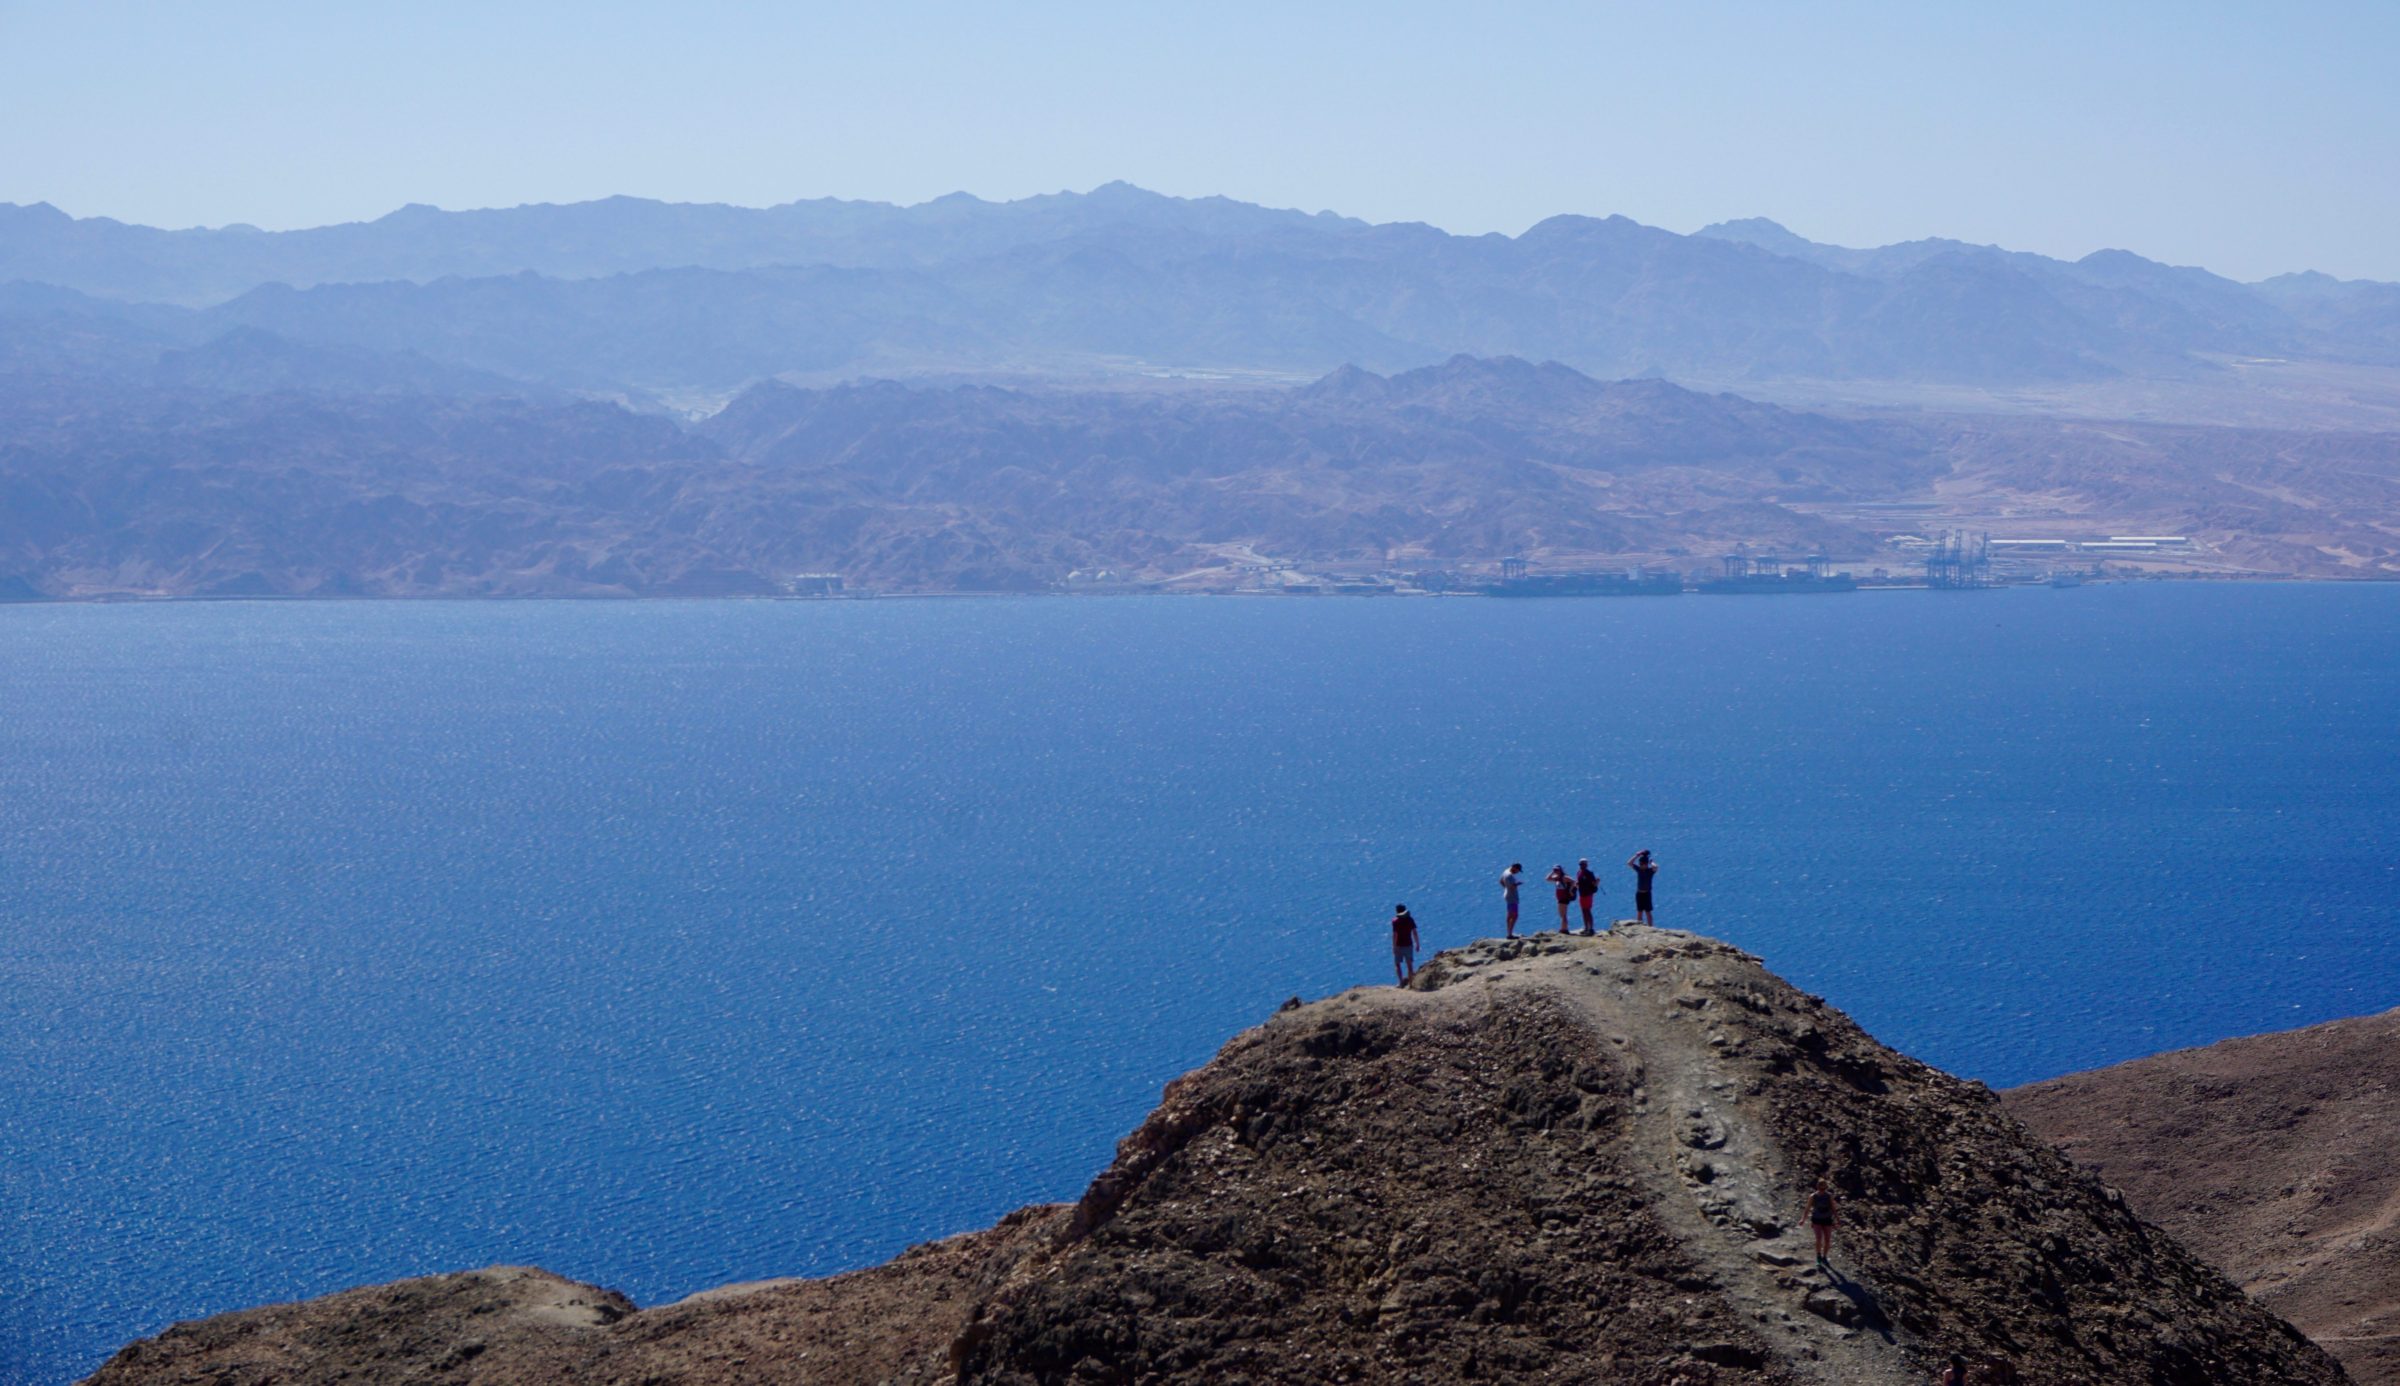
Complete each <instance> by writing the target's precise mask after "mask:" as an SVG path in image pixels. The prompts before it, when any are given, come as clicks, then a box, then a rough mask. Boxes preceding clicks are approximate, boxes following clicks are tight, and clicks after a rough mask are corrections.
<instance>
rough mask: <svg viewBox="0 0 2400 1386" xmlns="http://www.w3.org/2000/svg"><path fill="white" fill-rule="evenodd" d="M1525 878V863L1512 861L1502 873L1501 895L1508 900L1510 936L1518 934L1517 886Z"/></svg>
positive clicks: (1513, 936)
mask: <svg viewBox="0 0 2400 1386" xmlns="http://www.w3.org/2000/svg"><path fill="white" fill-rule="evenodd" d="M1524 879H1525V863H1523V862H1521V861H1512V862H1510V863H1509V864H1508V869H1507V870H1506V871H1503V872H1501V873H1500V895H1501V898H1502V899H1505V900H1506V901H1508V936H1509V937H1510V938H1515V937H1516V936H1517V886H1518V884H1519V883H1520V882H1522V881H1523V880H1524Z"/></svg>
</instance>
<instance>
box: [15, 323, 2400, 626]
mask: <svg viewBox="0 0 2400 1386" xmlns="http://www.w3.org/2000/svg"><path fill="white" fill-rule="evenodd" d="M110 345H111V343H109V342H108V341H107V340H106V339H102V340H101V342H100V344H99V345H98V346H93V347H91V349H90V351H89V353H87V354H91V355H96V356H100V357H104V358H105V357H107V356H108V350H107V348H109V347H110ZM4 364H5V363H4V362H0V365H4ZM410 365H411V362H410V361H409V360H407V359H404V358H389V357H374V356H371V355H362V356H349V355H344V354H341V353H329V354H327V355H324V356H322V357H317V356H314V355H312V354H308V353H302V354H300V355H298V356H297V357H295V356H294V355H293V354H292V353H291V352H290V351H289V350H288V349H287V348H286V347H285V346H283V345H280V344H278V343H277V342H276V341H275V340H274V339H263V340H262V339H255V338H250V337H236V338H232V339H229V340H228V339H220V340H218V341H217V342H214V343H211V344H209V345H207V346H205V347H201V348H195V349H190V350H177V351H169V352H167V353H165V354H163V355H161V356H160V357H159V358H158V361H157V362H156V363H155V364H154V365H153V366H152V367H151V368H150V372H149V375H148V376H147V377H140V378H136V377H135V376H133V375H130V374H128V375H109V374H101V375H81V376H79V375H76V374H74V373H73V372H71V371H70V372H64V373H57V374H50V375H42V374H38V373H31V372H25V373H19V374H13V375H12V374H10V373H9V372H8V371H7V370H5V369H0V594H9V593H13V594H15V595H16V596H19V597H24V596H34V595H42V596H87V597H88V596H108V595H168V596H175V595H216V596H264V595H293V596H330V595H357V596H436V595H550V596H629V595H715V594H766V593H771V592H775V591H777V590H779V589H780V587H781V585H782V584H783V583H784V582H785V581H786V580H787V579H789V578H790V577H792V576H793V575H795V574H799V573H810V572H833V573H838V574H841V575H843V576H844V577H845V578H846V579H847V580H848V581H849V582H850V583H852V584H854V585H857V586H861V587H867V588H882V589H891V590H936V591H950V590H970V591H993V590H1001V591H1008V590H1017V591H1024V590H1040V589H1045V588H1051V587H1056V586H1060V585H1064V584H1068V583H1070V581H1071V580H1072V579H1074V578H1075V576H1076V574H1078V573H1079V572H1080V573H1083V574H1085V575H1091V574H1095V573H1099V572H1107V573H1110V574H1112V575H1114V578H1115V579H1116V580H1119V581H1140V582H1144V583H1152V584H1158V585H1164V586H1167V587H1172V588H1183V589H1187V590H1211V589H1218V590H1221V589H1226V588H1232V587H1238V586H1244V585H1256V584H1257V583H1258V582H1259V581H1260V580H1261V579H1260V577H1259V572H1260V570H1262V569H1268V568H1272V567H1274V566H1275V565H1277V564H1298V565H1302V566H1303V567H1304V568H1305V569H1307V570H1309V571H1313V572H1329V571H1330V572H1337V573H1338V572H1351V573H1372V572H1378V571H1384V572H1389V571H1398V572H1422V571H1427V570H1433V571H1444V570H1463V571H1467V572H1470V573H1485V572H1488V571H1489V565H1490V564H1491V562H1492V561H1493V560H1494V559H1496V558H1497V557H1499V556H1501V555H1509V554H1525V555H1530V556H1532V557H1534V558H1535V559H1537V561H1540V562H1542V563H1543V564H1545V565H1546V570H1552V571H1555V570H1557V569H1560V568H1569V569H1571V568H1576V567H1617V568H1621V567H1623V566H1625V564H1626V563H1628V562H1650V563H1653V564H1657V565H1660V566H1665V567H1670V568H1675V569H1679V570H1684V571H1696V572H1706V571H1709V570H1711V569H1713V567H1714V564H1715V558H1716V556H1717V555H1718V554H1719V553H1722V552H1725V551H1727V550H1730V549H1733V548H1735V547H1736V546H1739V545H1743V544H1751V545H1756V546H1760V547H1762V548H1768V549H1774V550H1779V551H1781V552H1784V553H1787V554H1790V553H1804V552H1811V551H1818V552H1829V553H1831V554H1833V555H1835V556H1837V557H1839V558H1843V559H1846V560H1851V561H1853V562H1859V563H1868V562H1888V563H1893V564H1895V565H1899V564H1904V563H1906V562H1907V561H1909V560H1908V559H1907V558H1906V557H1905V555H1904V554H1903V553H1901V552H1900V551H1898V550H1895V549H1893V548H1892V545H1893V543H1894V542H1896V541H1895V539H1894V535H1895V534H1904V533H1906V532H1908V531H1911V530H1922V529H1923V528H1924V527H1925V526H1927V525H1928V524H1929V523H1938V522H1939V519H1938V513H1937V512H1938V509H1939V508H1940V507H1944V506H1947V507H1958V506H1962V505H1963V506H1968V507H1977V506H1981V507H1987V508H1989V507H1998V506H2015V507H2020V508H2023V507H2028V506H2029V505H2031V504H2033V503H2037V502H2038V504H2039V505H2040V506H2042V507H2045V508H2046V510H2045V513H2048V514H2050V515H2052V516H2054V517H2063V518H2058V519H2054V520H2053V521H2051V523H2057V524H2063V525H2065V526H2067V527H2069V528H2070V529H2073V530H2075V531H2076V532H2081V533H2086V534H2092V533H2094V531H2095V529H2097V533H2103V534H2104V533H2106V532H2107V530H2106V528H2104V527H2102V526H2105V525H2107V524H2109V523H2110V522H2112V521H2114V522H2117V523H2123V524H2126V525H2128V526H2133V527H2139V528H2140V529H2141V530H2142V531H2143V532H2156V531H2157V530H2158V529H2159V528H2160V527H2166V528H2168V529H2169V530H2170V531H2171V532H2177V533H2184V532H2189V533H2191V534H2194V535H2195V536H2198V537H2199V538H2200V539H2201V540H2202V541H2203V542H2204V543H2205V544H2207V545H2208V546H2209V548H2210V551H2211V561H2212V562H2214V563H2216V564H2218V565H2219V566H2223V565H2228V564H2230V565H2233V566H2235V567H2237V568H2238V567H2242V566H2248V567H2250V568H2253V569H2265V570H2274V571H2287V572H2314V573H2371V572H2376V571H2392V570H2394V569H2395V568H2396V567H2400V535H2395V533H2394V532H2393V529H2392V528H2391V524H2390V520H2389V517H2390V516H2392V515H2395V514H2400V436H2396V435H2356V434H2341V433H2329V432H2305V433H2293V432H2273V431H2263V430H2240V429H2229V428H2217V429H2207V428H2189V427H2165V426H2154V425H2126V424H2086V423H2078V422H2073V421H2056V420H2041V419H2009V418H1944V417H1931V416H1923V417H1919V416H1911V417H1884V418H1842V417H1836V416H1831V415H1826V414H1821V413H1812V412H1806V411H1797V410H1790V409H1783V408H1778V407H1775V406H1772V405H1765V404H1760V403H1756V402H1754V401H1750V400H1745V399H1742V398H1739V397H1736V396H1733V395H1725V394H1701V393H1697V392H1694V391H1690V390H1686V389H1683V388H1681V387H1679V386H1676V385H1672V384H1669V383H1667V382H1664V381H1655V380H1634V381H1621V382H1616V383H1605V382H1601V381H1597V380H1594V379H1592V378H1590V377H1588V376H1585V375H1583V374H1581V373H1579V372H1576V371H1574V370H1572V369H1569V368H1568V367H1565V366H1561V365H1557V364H1555V363H1552V364H1546V365H1534V364H1531V363H1528V362H1525V361H1522V360H1517V359H1513V358H1504V359H1497V360H1492V359H1483V358H1474V357H1458V358H1454V359H1453V360H1451V361H1449V362H1446V363H1444V364H1442V365H1439V366H1434V367H1425V368H1420V369H1418V370H1414V371H1408V372H1403V373H1400V374H1397V375H1392V376H1383V375H1378V374H1375V373H1372V372H1368V371H1365V370H1361V369H1359V368H1356V367H1345V368H1343V369H1341V370H1338V371H1335V372H1332V373H1330V374H1328V375H1326V376H1325V377H1323V378H1321V379H1319V380H1317V381H1315V382H1313V383H1311V384H1308V385H1305V386H1298V387H1288V388H1276V389H1263V388H1244V389H1230V388H1229V389H1213V390H1203V389H1191V388H1184V389H1148V390H1143V389H1126V388H1115V387H1108V388H1084V389H1063V388H1057V387H1051V388H1043V389H1025V390H1012V389H1000V388H995V387H991V386H985V385H934V384H919V385H907V384H900V383H894V382H889V381H884V382H869V383H863V384H846V385H841V386H836V387H831V388H823V389H802V388H798V387H794V386H791V385H786V384H782V383H776V382H767V383H762V384H760V385H757V386H754V387H752V388H751V389H750V390H748V391H746V392H744V393H743V394H742V395H741V396H739V397H738V398H736V399H735V400H734V401H733V402H732V403H731V404H730V405H729V406H727V407H726V408H725V409H723V410H721V411H719V412H718V413H716V414H715V415H713V416H711V417H709V418H707V419H705V420H702V421H699V422H697V423H691V424H686V423H680V422H678V421H676V420H674V419H671V418H666V417H661V416H657V415H652V414H642V413H636V412H633V411H630V410H627V409H625V408H623V407H620V406H618V405H615V404H610V403H602V402H594V401H588V400H577V399H573V398H569V397H566V396H564V395H544V394H538V393H537V394H534V395H530V396H528V395H516V394H507V393H493V392H484V391H478V390H474V389H466V390H455V391H452V392H449V393H444V392H440V391H436V390H431V389H424V390H397V389H387V390H377V391H364V390H360V389H357V388H354V386H355V385H356V383H357V382H356V378H357V377H365V378H368V379H370V380H374V379H380V378H382V376H383V374H384V373H385V372H389V373H395V374H396V373H398V372H400V371H401V370H402V369H403V368H404V367H408V366H410ZM413 368H414V369H415V370H417V371H418V372H419V373H420V374H422V375H423V376H424V377H425V378H426V381H427V383H428V384H431V385H444V386H454V385H459V384H462V383H463V384H466V385H470V386H472V385H476V384H479V383H480V378H475V377H458V376H452V375H449V374H447V370H448V368H444V367H439V366H432V365H426V364H424V363H422V362H416V363H414V367H413ZM294 382H305V388H295V386H294ZM1895 501H1898V502H1902V503H1903V505H1902V508H1901V509H1899V510H1888V509H1884V508H1882V507H1885V506H1887V505H1889V504H1890V503H1892V502H1895ZM2353 512H2355V513H2353Z"/></svg>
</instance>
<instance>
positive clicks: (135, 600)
mask: <svg viewBox="0 0 2400 1386" xmlns="http://www.w3.org/2000/svg"><path fill="white" fill-rule="evenodd" d="M2142 583H2192V584H2213V585H2244V586H2262V587H2263V586H2276V587H2283V586H2321V587H2382V586H2393V585H2400V573H2395V574H2390V575H2385V576H2359V577H2324V576H2312V575H2309V574H2305V573H2239V574H2235V573H2144V574H2140V575H2138V576H2130V575H2129V576H2123V577H2098V578H2094V577H2087V578H2084V579H2083V580H2082V581H2081V582H2079V583H2077V584H2075V585H2076V586H2077V587H2117V586H2131V585H2136V584H2142ZM2050 589H2051V584H2049V583H2048V582H1995V583H1991V584H1989V585H1987V586H1984V587H1979V588H1972V589H1964V590H1969V591H1979V592H2004V591H2019V590H2050ZM1853 590H1854V591H1857V592H1937V591H1956V590H1960V589H1949V588H1937V587H1933V586H1931V585H1929V584H1926V583H1923V582H1873V581H1868V582H1861V583H1860V584H1859V585H1858V586H1857V587H1856V588H1855V589H1853ZM1495 595H1496V594H1494V593H1491V592H1484V591H1463V592H1460V591H1452V592H1426V591H1413V590H1398V589H1393V590H1384V591H1376V592H1328V591H1306V592H1272V591H1264V590H1258V589H1229V588H1193V589H1187V590H1176V589H1160V588H1155V587H1139V586H1133V585H1128V586H1126V587H1122V588H1117V589H1113V590H1094V589H1090V588H1085V589H1082V590H1077V589H1073V588H1044V589H1038V590H1033V591H1024V592H961V591H940V590H934V591H913V590H899V591H860V592H855V593H844V594H842V595H840V596H811V597H802V596H792V595H788V594H768V593H755V592H753V593H737V592H726V593H718V594H710V595H683V594H674V593H651V592H623V593H586V594H574V593H564V592H550V593H543V592H506V593H472V592H451V593H443V592H432V593H425V594H422V595H409V596H403V595H397V594H394V595H387V596H372V595H362V594H359V593H355V592H344V593H339V594H328V595H326V596H316V595H313V594H309V593H257V592H246V593H241V594H238V595H226V596H214V595H209V594H205V593H136V592H102V593H92V594H88V595H77V596H36V597H15V598H10V599H8V600H4V601H0V610H7V609H9V608H11V607H40V606H163V605H182V604H203V603H205V604H210V605H220V604H226V603H237V602H256V603H261V604H266V605H291V604H300V603H307V604H324V605H333V604H336V603H342V602H357V603H371V602H817V603H840V602H865V601H1000V600H1032V599H1061V600H1075V601H1081V600H1091V599H1122V598H1128V597H1161V598H1191V597H1238V598H1250V599H1267V600H1284V601H1299V600H1317V601H1323V600H1347V601H1356V600H1362V599H1391V598H1400V599H1405V600H1412V601H1414V600H1425V599H1441V600H1456V599H1460V598H1468V599H1475V598H1491V597H1493V596H1495ZM1626 595H1628V594H1621V593H1562V594H1558V595H1554V596H1549V595H1546V596H1541V597H1524V596H1513V597H1509V598H1507V599H1506V600H1509V601H1512V602H1522V601H1539V602H1560V601H1617V600H1621V599H1623V597H1625V596H1626ZM1649 595H1651V596H1653V597H1655V596H1660V595H1664V596H1683V597H1701V596H1768V597H1829V596H1844V595H1849V594H1848V593H1846V592H1768V593H1719V592H1703V591H1700V590H1698V589H1695V588H1687V589H1685V590H1684V591H1682V592H1679V593H1664V594H1649Z"/></svg>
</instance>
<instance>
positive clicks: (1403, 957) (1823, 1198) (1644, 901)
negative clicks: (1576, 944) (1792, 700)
mask: <svg viewBox="0 0 2400 1386" xmlns="http://www.w3.org/2000/svg"><path fill="white" fill-rule="evenodd" d="M1625 867H1626V869H1627V870H1629V871H1631V872H1632V873H1633V918H1632V919H1630V920H1619V921H1616V922H1617V923H1630V924H1643V925H1654V924H1655V921H1654V920H1653V918H1652V917H1651V903H1650V886H1651V882H1652V881H1654V880H1656V879H1657V878H1658V859H1657V858H1655V857H1653V856H1651V855H1650V849H1649V848H1647V847H1645V848H1643V849H1642V850H1640V851H1638V852H1636V853H1634V854H1633V855H1632V856H1631V857H1628V858H1626V861H1625ZM1542 879H1543V880H1545V881H1548V882H1549V883H1550V887H1551V894H1552V896H1553V898H1555V899H1556V900H1557V902H1558V931H1559V932H1560V933H1562V934H1568V933H1573V932H1574V928H1573V924H1572V921H1571V919H1570V918H1569V914H1568V911H1569V910H1570V909H1571V908H1573V907H1574V906H1576V905H1577V904H1578V903H1580V904H1581V906H1582V908H1583V932H1584V933H1585V934H1586V935H1590V934H1591V933H1592V932H1593V931H1594V921H1593V918H1592V902H1593V900H1594V899H1596V898H1598V896H1599V894H1600V876H1599V873H1597V872H1595V871H1593V870H1592V862H1591V859H1590V858H1589V857H1585V858H1583V859H1581V860H1579V861H1577V862H1576V863H1575V871H1574V873H1573V874H1571V875H1570V874H1569V873H1568V871H1567V868H1566V867H1565V866H1563V865H1561V866H1553V867H1551V868H1550V874H1549V875H1547V876H1544V877H1543V878H1542ZM1524 882H1525V864H1524V863H1523V862H1510V863H1509V864H1508V869H1507V870H1506V871H1503V872H1501V873H1500V895H1501V900H1502V903H1503V904H1504V905H1505V906H1506V907H1507V910H1508V915H1507V920H1506V928H1507V931H1508V937H1510V938H1515V937H1516V936H1517V908H1518V896H1519V893H1520V892H1521V891H1522V889H1523V887H1524ZM1418 942H1419V940H1418V935H1417V921H1416V917H1415V916H1414V915H1411V914H1410V913H1409V912H1408V906H1406V905H1394V906H1393V907H1392V971H1393V972H1394V973H1395V974H1396V975H1397V976H1398V978H1399V985H1401V986H1406V985H1408V980H1409V978H1411V977H1414V976H1415V975H1416V973H1417V946H1418ZM1840 1222H1841V1204H1840V1203H1839V1202H1838V1201H1837V1200H1836V1199H1835V1198H1834V1196H1833V1188H1832V1186H1831V1184H1830V1183H1829V1182H1828V1181H1826V1180H1824V1179H1819V1180H1818V1181H1817V1187H1816V1189H1815V1190H1814V1191H1813V1192H1811V1193H1810V1194H1809V1196H1808V1230H1809V1232H1810V1233H1811V1235H1813V1236H1814V1237H1815V1239H1816V1251H1817V1265H1818V1267H1819V1268H1821V1269H1823V1270H1825V1271H1826V1272H1827V1273H1828V1274H1831V1273H1832V1265H1831V1263H1830V1262H1829V1261H1827V1260H1826V1258H1827V1257H1828V1256H1830V1255H1832V1254H1833V1232H1834V1228H1835V1227H1836V1226H1838V1225H1839V1224H1840ZM1940 1382H1941V1386H1966V1382H1967V1364H1966V1361H1965V1360H1964V1359H1963V1358H1961V1357H1959V1356H1957V1355H1955V1354H1954V1355H1952V1356H1951V1358H1950V1359H1949V1361H1948V1362H1947V1363H1945V1364H1944V1366H1943V1369H1942V1374H1941V1377H1940Z"/></svg>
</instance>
